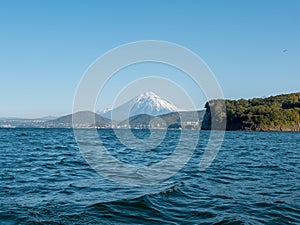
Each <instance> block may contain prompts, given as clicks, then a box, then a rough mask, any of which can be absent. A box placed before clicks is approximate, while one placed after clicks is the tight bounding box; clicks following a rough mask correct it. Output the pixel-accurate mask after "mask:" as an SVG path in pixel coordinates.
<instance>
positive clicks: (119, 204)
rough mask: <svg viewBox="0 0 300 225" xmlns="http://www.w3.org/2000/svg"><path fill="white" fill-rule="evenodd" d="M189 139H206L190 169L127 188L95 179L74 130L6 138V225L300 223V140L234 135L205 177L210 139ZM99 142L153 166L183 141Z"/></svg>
mask: <svg viewBox="0 0 300 225" xmlns="http://www.w3.org/2000/svg"><path fill="white" fill-rule="evenodd" d="M124 132H130V130H127V131H124ZM149 132H150V131H149V130H135V131H134V135H135V136H136V137H138V138H139V139H141V140H143V139H147V138H148V137H149V135H150V134H149ZM153 132H161V131H153ZM190 132H191V135H190V139H192V138H194V137H195V136H197V135H200V136H199V137H200V138H199V142H198V144H197V147H196V149H195V151H194V153H193V155H192V157H191V159H190V160H189V161H188V163H187V164H185V166H184V167H183V168H182V169H181V170H179V171H178V172H177V173H176V174H175V175H174V176H172V177H170V178H169V179H167V180H164V181H161V182H159V183H156V184H151V185H142V186H134V185H133V186H130V185H129V186H128V185H124V184H121V183H118V182H116V181H114V180H111V179H109V178H108V177H105V176H103V174H101V173H97V172H96V171H95V170H93V169H92V168H91V166H90V165H89V164H88V163H87V161H86V160H85V159H84V156H83V154H82V153H81V151H80V148H79V147H78V145H77V143H76V140H75V138H74V134H73V131H72V130H71V129H0V224H1V225H4V224H152V225H153V224H300V133H280V132H272V133H268V132H226V134H225V138H224V141H223V143H222V147H221V149H220V150H219V152H218V154H217V156H216V158H215V160H214V161H213V163H212V164H211V165H210V167H208V168H207V169H206V170H205V171H199V163H200V160H201V156H202V154H203V152H204V150H205V147H206V144H207V141H208V138H209V136H210V132H209V131H201V132H200V133H199V131H190ZM98 133H99V137H100V138H101V140H102V142H103V143H104V146H105V147H106V148H107V149H108V151H109V152H110V154H111V155H112V156H113V157H115V158H117V159H118V160H119V161H121V162H123V163H127V164H133V165H144V166H149V165H152V164H155V163H157V162H159V161H160V160H163V159H166V158H167V157H168V156H169V155H170V154H172V151H173V150H174V148H175V147H176V145H177V144H178V138H179V137H180V134H181V133H180V131H178V130H170V131H168V132H167V133H166V134H165V135H166V136H165V138H164V139H163V143H161V144H160V145H159V146H157V147H156V148H155V149H153V150H150V151H137V150H132V149H129V148H127V147H126V146H124V145H122V144H121V143H120V141H119V140H118V138H117V137H116V136H115V134H114V132H113V130H98ZM86 135H87V136H88V131H87V133H86ZM87 139H88V137H87ZM184 141H185V142H186V143H188V142H189V141H192V140H188V139H187V140H184ZM187 150H188V149H187ZM107 169H108V170H109V169H110V168H107Z"/></svg>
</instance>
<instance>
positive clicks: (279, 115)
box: [202, 92, 300, 131]
mask: <svg viewBox="0 0 300 225" xmlns="http://www.w3.org/2000/svg"><path fill="white" fill-rule="evenodd" d="M222 105H223V106H224V100H212V101H210V102H208V103H206V106H205V108H206V114H205V117H204V121H203V125H202V128H203V129H210V128H211V112H215V113H216V115H217V117H216V118H214V119H215V120H216V121H217V122H221V121H224V120H225V113H223V114H222V113H220V112H219V111H221V110H220V109H221V108H222V107H221V106H222ZM225 106H226V116H227V118H226V120H227V125H226V129H227V130H253V131H300V92H299V93H293V94H283V95H277V96H271V97H268V98H253V99H249V100H246V99H240V100H225ZM223 108H224V107H223Z"/></svg>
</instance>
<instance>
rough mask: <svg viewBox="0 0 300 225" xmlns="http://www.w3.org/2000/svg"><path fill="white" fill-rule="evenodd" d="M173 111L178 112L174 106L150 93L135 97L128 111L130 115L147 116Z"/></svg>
mask: <svg viewBox="0 0 300 225" xmlns="http://www.w3.org/2000/svg"><path fill="white" fill-rule="evenodd" d="M175 111H178V109H177V107H176V106H174V105H172V104H171V103H169V102H168V101H167V100H165V99H162V98H161V97H159V96H158V95H156V94H155V93H154V92H151V91H150V92H145V93H143V94H140V95H139V96H137V97H136V99H135V100H134V104H133V106H132V108H131V110H130V114H131V115H138V114H149V115H153V116H156V115H159V114H165V113H169V112H175Z"/></svg>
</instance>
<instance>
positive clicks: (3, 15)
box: [0, 0, 300, 118]
mask: <svg viewBox="0 0 300 225" xmlns="http://www.w3.org/2000/svg"><path fill="white" fill-rule="evenodd" d="M299 11H300V1H298V0H282V1H277V0H264V1H258V0H248V1H247V0H245V1H238V0H235V1H233V0H226V1H221V0H219V1H217V0H211V1H201V0H195V1H191V0H186V1H184V0H182V1H178V0H163V1H161V0H148V1H146V0H140V1H133V0H127V1H117V0H112V1H99V0H89V1H79V0H52V1H49V0H48V1H46V0H44V1H40V0H27V1H22V0H18V1H16V0H11V1H0V32H1V33H0V81H1V83H0V85H1V88H0V96H1V97H0V106H1V107H0V117H23V118H38V117H43V116H48V115H53V116H59V115H64V114H68V113H71V112H72V106H73V100H74V95H75V93H76V90H77V87H78V85H79V82H80V80H81V78H82V76H83V74H84V73H85V71H86V70H87V68H88V67H89V66H90V65H91V63H93V62H94V61H95V60H96V59H97V58H98V57H100V56H101V55H103V54H105V53H106V52H107V51H109V50H111V49H113V48H116V47H117V46H119V45H124V44H126V43H130V42H136V41H142V40H162V41H167V42H172V43H176V44H178V45H180V46H183V47H185V48H188V49H190V50H191V51H192V52H194V53H196V54H197V55H198V56H199V57H201V58H202V60H203V61H204V62H205V63H206V64H207V65H208V66H209V68H210V69H211V70H212V72H213V73H214V75H215V77H216V79H217V81H218V82H219V84H220V87H221V88H222V91H223V94H224V97H225V98H229V99H239V98H246V99H248V98H252V97H263V96H269V95H276V94H282V93H291V92H299V91H300V86H299V84H300V63H299V62H300V41H299V40H300V13H299ZM134 71H135V72H133V70H131V69H130V68H128V69H127V72H126V71H125V72H124V71H123V73H124V74H125V75H123V79H121V78H120V79H117V78H118V75H116V76H115V77H113V78H112V79H111V82H110V84H107V88H106V89H105V90H104V89H103V92H102V93H103V96H102V98H99V99H100V101H99V102H97V106H96V108H97V109H101V108H102V109H103V108H106V107H111V106H112V101H113V100H114V97H112V96H115V95H116V93H120V91H121V90H122V89H124V87H125V86H126V85H127V84H126V82H125V81H127V82H132V81H134V79H137V78H139V76H140V78H142V77H145V76H151V75H153V76H157V75H159V76H161V74H160V73H162V74H163V76H164V77H166V78H167V79H169V80H172V79H173V78H174V76H173V73H178V71H177V72H176V71H174V70H172V69H170V68H167V69H166V68H165V67H163V66H162V67H160V66H157V65H156V66H149V64H146V65H140V66H137V67H136V69H134ZM121 72H122V71H121ZM131 74H133V75H131ZM180 76H181V75H178V77H180ZM119 77H120V76H119ZM129 78H130V79H129ZM124 82H125V83H124ZM174 82H177V83H180V84H181V85H182V87H183V88H184V89H186V90H187V91H188V92H189V94H190V95H191V98H192V99H193V100H194V101H195V102H196V105H197V107H200V108H201V106H202V105H203V103H204V102H203V99H202V97H200V95H201V94H199V90H196V88H195V87H193V85H192V84H190V83H189V82H190V81H189V79H185V78H182V80H181V78H180V79H179V80H176V79H175V80H174ZM109 87H110V88H109ZM200 92H201V91H200ZM198 98H199V99H202V100H199V101H197V99H198ZM202 107H203V106H202Z"/></svg>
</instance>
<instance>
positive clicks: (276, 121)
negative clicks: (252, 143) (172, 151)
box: [0, 92, 300, 131]
mask: <svg viewBox="0 0 300 225" xmlns="http://www.w3.org/2000/svg"><path fill="white" fill-rule="evenodd" d="M224 103H225V104H224ZM221 105H223V106H224V105H226V113H225V111H222V112H221V111H220V110H219V109H220V106H221ZM129 106H132V108H131V110H130V109H128V107H129ZM205 108H206V109H205V110H202V111H201V110H200V111H175V109H177V108H176V107H175V106H173V105H171V104H170V103H168V102H167V101H165V100H163V99H161V98H160V97H158V96H157V95H155V94H154V93H151V92H150V93H144V94H142V95H140V96H138V97H136V98H134V99H133V100H131V101H129V102H127V103H125V104H124V105H122V106H120V107H118V108H116V109H114V110H111V111H110V113H112V114H113V113H115V112H114V111H116V113H118V112H119V113H120V114H119V115H121V114H122V112H121V111H122V109H124V110H127V111H129V110H130V111H129V112H130V115H132V116H130V117H129V118H125V119H124V120H122V121H116V120H111V119H109V118H106V117H104V116H103V115H99V114H97V113H93V112H89V111H82V112H77V113H74V114H69V115H66V116H62V117H59V118H57V119H54V120H47V119H46V118H44V119H42V118H40V119H18V118H2V119H0V127H3V128H15V127H35V128H64V127H66V128H70V127H72V126H73V124H72V121H73V120H74V126H75V127H78V128H91V127H97V128H156V129H166V128H169V129H171V128H173V129H179V128H181V129H204V130H210V129H212V127H211V121H212V119H214V120H215V121H216V124H217V126H216V127H215V129H218V128H217V127H218V123H223V122H224V120H226V130H249V131H300V93H293V94H284V95H277V96H271V97H268V98H253V99H249V100H246V99H240V100H211V101H209V102H207V103H206V105H205ZM224 110H225V108H224ZM170 111H171V112H170ZM174 111H175V112H174ZM165 112H167V113H165ZM211 112H215V114H216V115H218V116H217V117H216V118H212V117H211ZM138 113H140V114H138ZM123 115H124V114H123ZM120 118H121V117H120Z"/></svg>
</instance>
